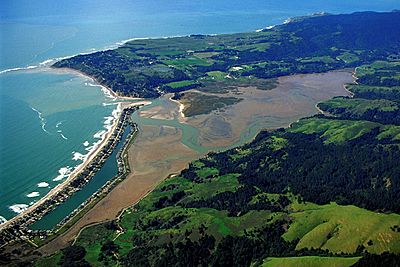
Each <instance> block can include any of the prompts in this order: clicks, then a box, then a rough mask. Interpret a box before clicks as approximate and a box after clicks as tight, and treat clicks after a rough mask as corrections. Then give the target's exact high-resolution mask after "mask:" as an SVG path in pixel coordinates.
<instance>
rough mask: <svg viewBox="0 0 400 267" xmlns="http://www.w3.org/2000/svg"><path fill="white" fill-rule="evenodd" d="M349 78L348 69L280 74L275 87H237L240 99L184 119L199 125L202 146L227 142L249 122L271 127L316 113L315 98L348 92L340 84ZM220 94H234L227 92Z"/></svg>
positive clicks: (233, 139) (325, 98)
mask: <svg viewBox="0 0 400 267" xmlns="http://www.w3.org/2000/svg"><path fill="white" fill-rule="evenodd" d="M353 80H354V79H353V77H352V75H351V72H349V71H337V72H329V73H325V74H308V75H293V76H287V77H281V78H279V85H278V87H277V88H275V89H273V90H267V91H264V90H258V89H257V88H255V87H238V89H239V91H240V95H239V96H238V97H240V98H242V99H243V100H242V101H240V102H239V103H237V104H235V105H232V106H228V107H226V108H225V109H224V110H222V111H214V112H212V113H211V114H206V115H199V116H195V117H191V118H186V123H188V124H191V125H193V126H195V127H197V128H199V129H200V138H199V141H200V143H201V145H202V146H206V147H215V146H228V145H230V144H233V143H235V141H237V140H238V138H239V136H240V134H241V133H242V132H243V131H244V130H246V129H247V128H248V127H249V125H251V124H252V123H256V124H259V125H261V126H262V128H264V129H273V128H279V127H286V126H288V125H289V124H290V123H292V122H294V121H297V120H298V119H300V118H302V117H306V116H310V115H313V114H316V113H318V110H317V108H316V107H315V105H316V104H317V103H318V102H321V101H323V100H327V99H330V98H332V97H334V96H347V95H349V93H348V92H347V91H346V90H345V89H344V86H343V85H344V84H346V83H351V82H353ZM224 96H237V95H235V93H233V94H232V93H228V94H225V95H224Z"/></svg>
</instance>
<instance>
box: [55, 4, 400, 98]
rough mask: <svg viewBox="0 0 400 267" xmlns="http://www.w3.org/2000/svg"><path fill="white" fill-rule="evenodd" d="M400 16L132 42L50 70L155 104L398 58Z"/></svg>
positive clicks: (336, 18) (308, 21) (326, 18)
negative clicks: (192, 92)
mask: <svg viewBox="0 0 400 267" xmlns="http://www.w3.org/2000/svg"><path fill="white" fill-rule="evenodd" d="M399 47H400V12H388V13H374V12H363V13H354V14H350V15H323V16H313V17H304V18H297V19H294V20H293V21H292V22H291V23H288V24H284V25H280V26H276V27H274V28H272V29H268V30H264V31H262V32H252V33H239V34H225V35H216V36H206V35H192V36H187V37H176V38H164V39H148V40H135V41H130V42H128V43H126V44H124V45H123V46H122V47H120V48H118V49H114V50H108V51H100V52H96V53H92V54H88V55H78V56H75V57H72V58H69V59H64V60H61V61H59V62H57V63H55V64H54V67H59V68H62V67H67V68H73V69H77V70H79V71H81V72H84V73H86V74H88V75H90V76H92V77H94V78H96V79H97V80H98V81H99V82H100V83H102V84H103V85H106V86H109V87H110V88H112V89H113V90H114V91H115V92H118V93H120V94H124V95H134V96H139V97H157V96H159V95H160V94H162V93H164V92H180V91H184V90H188V89H192V88H198V87H200V88H201V87H202V86H203V85H204V84H205V83H207V82H210V81H212V82H216V81H217V80H219V79H221V78H223V77H226V76H227V77H230V78H232V79H234V78H239V77H247V76H252V77H255V78H259V79H263V78H273V77H278V76H283V75H289V74H294V73H311V72H324V71H328V70H332V69H339V68H344V67H353V66H358V65H361V64H364V63H369V62H372V61H373V60H377V59H384V60H386V59H388V58H389V59H393V58H396V57H397V52H398V50H399Z"/></svg>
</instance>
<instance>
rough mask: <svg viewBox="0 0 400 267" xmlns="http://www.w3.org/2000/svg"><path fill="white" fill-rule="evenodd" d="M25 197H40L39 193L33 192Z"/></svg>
mask: <svg viewBox="0 0 400 267" xmlns="http://www.w3.org/2000/svg"><path fill="white" fill-rule="evenodd" d="M26 196H27V197H38V196H40V193H39V192H37V191H35V192H31V193H29V194H27V195H26Z"/></svg>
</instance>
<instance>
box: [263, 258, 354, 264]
mask: <svg viewBox="0 0 400 267" xmlns="http://www.w3.org/2000/svg"><path fill="white" fill-rule="evenodd" d="M359 259H360V257H353V258H341V257H318V256H304V257H288V258H267V259H265V260H264V262H263V264H262V265H261V266H262V267H321V266H324V267H348V266H351V265H353V264H354V263H356V262H357V261H358V260H359Z"/></svg>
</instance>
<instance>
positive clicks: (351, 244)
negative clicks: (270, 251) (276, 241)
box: [284, 203, 400, 254]
mask: <svg viewBox="0 0 400 267" xmlns="http://www.w3.org/2000/svg"><path fill="white" fill-rule="evenodd" d="M291 207H292V209H293V213H291V214H290V216H291V217H292V218H293V223H292V224H291V225H290V228H289V230H288V232H287V233H285V235H284V238H285V239H286V240H288V241H291V240H294V239H297V238H298V239H300V241H299V243H298V244H297V246H296V249H301V248H321V249H328V250H329V251H331V252H335V253H339V252H346V253H353V252H355V251H356V250H357V247H358V246H359V245H364V246H365V247H366V249H367V251H369V252H371V253H376V254H380V253H382V252H384V251H391V252H394V253H400V233H399V232H395V231H393V230H392V229H391V227H393V226H394V225H398V224H399V223H400V215H398V214H383V213H376V212H372V211H368V210H365V209H361V208H358V207H355V206H340V205H337V204H335V203H331V204H328V205H323V206H319V205H315V204H298V203H294V204H292V206H291Z"/></svg>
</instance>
